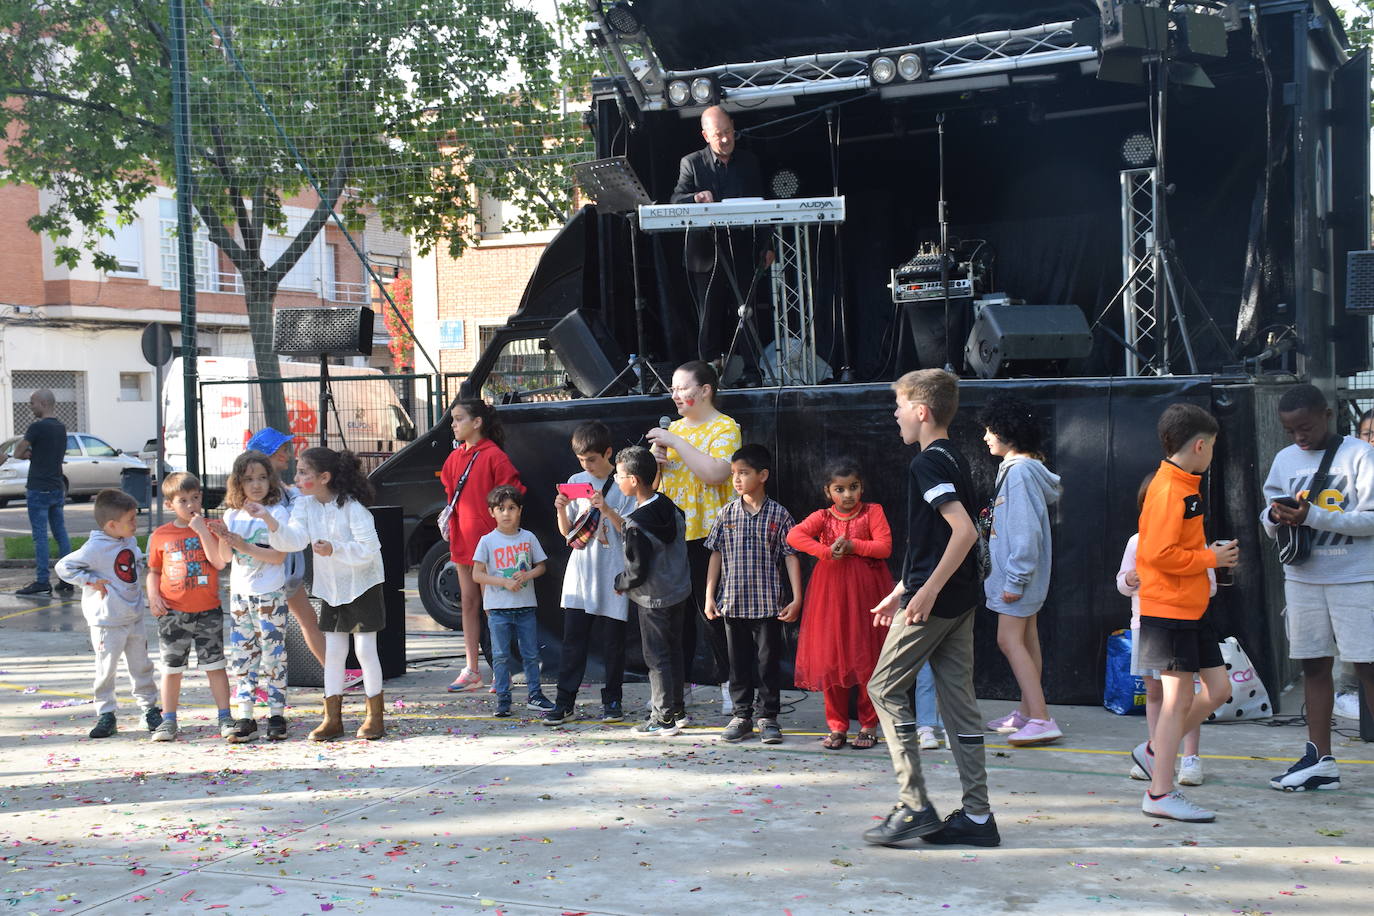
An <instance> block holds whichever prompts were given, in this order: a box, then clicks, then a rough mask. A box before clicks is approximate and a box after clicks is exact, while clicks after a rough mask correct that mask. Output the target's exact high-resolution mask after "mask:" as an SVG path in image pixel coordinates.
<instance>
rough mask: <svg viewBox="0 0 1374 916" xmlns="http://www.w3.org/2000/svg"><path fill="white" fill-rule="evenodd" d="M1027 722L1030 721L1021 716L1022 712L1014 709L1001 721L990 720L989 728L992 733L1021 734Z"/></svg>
mask: <svg viewBox="0 0 1374 916" xmlns="http://www.w3.org/2000/svg"><path fill="white" fill-rule="evenodd" d="M1027 721H1029V720H1028V719H1027V718H1026V717H1025V716H1023V715H1021V710H1019V709H1013V710H1012V711H1011V712H1009V713H1007V714H1006V715H1005V716H1003V717H1002V718H1000V719H990V720H988V723H987V726H988V731H990V732H997V733H998V734H1001V735H1010V734H1011V733H1012V732H1019V731H1020V730H1021V729H1023V728H1025V727H1026V722H1027Z"/></svg>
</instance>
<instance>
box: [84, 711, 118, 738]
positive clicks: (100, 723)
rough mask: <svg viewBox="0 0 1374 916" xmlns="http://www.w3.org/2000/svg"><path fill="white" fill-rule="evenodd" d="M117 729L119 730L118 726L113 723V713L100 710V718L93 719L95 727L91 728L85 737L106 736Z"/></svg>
mask: <svg viewBox="0 0 1374 916" xmlns="http://www.w3.org/2000/svg"><path fill="white" fill-rule="evenodd" d="M117 731H119V726H118V725H117V724H116V723H115V714H114V713H112V712H102V713H101V714H100V718H99V719H96V720H95V727H94V728H92V729H91V732H90V734H89V735H88V736H87V737H90V738H108V737H110V736H111V735H113V734H114V733H115V732H117Z"/></svg>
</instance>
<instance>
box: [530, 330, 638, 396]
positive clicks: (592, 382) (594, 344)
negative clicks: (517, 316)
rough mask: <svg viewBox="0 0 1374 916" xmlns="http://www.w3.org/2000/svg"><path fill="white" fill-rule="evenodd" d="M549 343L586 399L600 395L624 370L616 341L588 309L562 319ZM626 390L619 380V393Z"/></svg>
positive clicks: (550, 333)
mask: <svg viewBox="0 0 1374 916" xmlns="http://www.w3.org/2000/svg"><path fill="white" fill-rule="evenodd" d="M549 343H550V344H552V345H553V350H554V352H555V353H557V354H558V358H559V360H561V361H562V363H563V368H564V369H566V370H567V371H568V377H569V378H571V379H572V383H573V384H574V385H576V386H577V390H578V391H580V392H582V393H583V394H584V395H586V396H587V397H589V398H590V397H594V396H595V395H597V394H598V393H600V392H601V391H603V390H604V389H605V388H606V386H608V385H610V384H611V383H612V382H613V381H615V377H616V374H617V373H619V372H620V371H621V370H622V369H624V368H625V355H624V354H623V353H621V352H620V348H619V347H618V346H616V342H615V338H613V337H612V336H611V332H610V331H609V330H607V329H606V325H605V324H603V323H602V321H601V318H600V317H599V316H597V315H596V313H594V312H590V311H588V310H587V309H574V310H573V311H571V312H569V313H568V314H567V315H566V316H564V318H563V320H561V321H559V322H558V324H556V325H554V326H553V328H551V329H550V330H549ZM630 380H631V381H633V378H631V379H630ZM628 389H629V384H628V383H627V382H625V381H624V380H623V379H622V389H621V390H622V391H625V390H628ZM609 393H611V394H615V393H617V392H615V391H612V392H609Z"/></svg>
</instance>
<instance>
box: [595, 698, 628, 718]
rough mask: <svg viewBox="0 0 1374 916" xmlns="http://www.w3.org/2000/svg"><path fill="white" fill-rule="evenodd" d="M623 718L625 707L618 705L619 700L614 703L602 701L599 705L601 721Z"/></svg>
mask: <svg viewBox="0 0 1374 916" xmlns="http://www.w3.org/2000/svg"><path fill="white" fill-rule="evenodd" d="M624 720H625V707H624V706H622V705H620V701H619V700H616V701H615V702H614V703H603V704H602V705H601V721H602V722H623V721H624Z"/></svg>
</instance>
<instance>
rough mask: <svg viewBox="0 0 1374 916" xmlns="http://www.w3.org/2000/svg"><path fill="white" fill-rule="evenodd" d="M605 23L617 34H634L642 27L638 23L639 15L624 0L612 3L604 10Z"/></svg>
mask: <svg viewBox="0 0 1374 916" xmlns="http://www.w3.org/2000/svg"><path fill="white" fill-rule="evenodd" d="M606 24H607V25H609V26H610V27H611V28H613V29H615V30H616V33H617V34H619V35H634V34H636V33H637V32H639V31H640V29H642V28H643V26H641V25H640V23H639V17H638V16H636V15H635V11H634V10H633V9H631V8H630V4H628V3H625V2H624V0H621V2H619V3H612V4H611V5H610V7H609V8H608V9H607V10H606Z"/></svg>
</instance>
